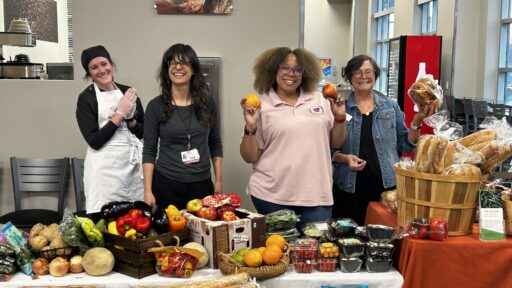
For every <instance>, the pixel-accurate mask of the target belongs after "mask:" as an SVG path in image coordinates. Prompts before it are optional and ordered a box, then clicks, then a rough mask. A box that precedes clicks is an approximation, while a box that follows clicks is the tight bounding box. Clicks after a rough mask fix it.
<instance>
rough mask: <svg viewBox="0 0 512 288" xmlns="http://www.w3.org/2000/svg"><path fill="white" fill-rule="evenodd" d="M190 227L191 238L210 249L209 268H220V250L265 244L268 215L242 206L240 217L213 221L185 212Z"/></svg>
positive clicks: (239, 212)
mask: <svg viewBox="0 0 512 288" xmlns="http://www.w3.org/2000/svg"><path fill="white" fill-rule="evenodd" d="M182 214H183V216H185V217H186V218H187V228H189V229H190V235H189V241H193V242H197V243H200V244H202V245H203V246H204V247H206V250H208V257H209V260H208V264H207V266H208V267H211V268H218V260H217V253H218V252H224V253H233V252H235V251H236V250H239V249H242V248H256V247H261V246H265V216H264V215H261V214H258V213H254V212H251V211H249V210H246V209H242V208H238V209H236V211H235V214H236V215H237V216H238V217H239V218H240V220H235V221H210V220H207V219H203V218H199V217H196V216H195V215H193V214H190V213H187V212H186V211H182Z"/></svg>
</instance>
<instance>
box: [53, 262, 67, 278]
mask: <svg viewBox="0 0 512 288" xmlns="http://www.w3.org/2000/svg"><path fill="white" fill-rule="evenodd" d="M68 271H69V262H68V260H66V258H63V257H57V258H55V259H53V260H52V262H50V275H52V276H55V277H61V276H64V275H66V274H67V273H68Z"/></svg>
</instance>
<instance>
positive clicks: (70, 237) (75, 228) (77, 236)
mask: <svg viewBox="0 0 512 288" xmlns="http://www.w3.org/2000/svg"><path fill="white" fill-rule="evenodd" d="M58 229H59V233H60V235H61V236H62V239H64V241H66V243H68V244H69V245H71V246H73V247H78V248H79V249H80V255H83V254H85V251H87V250H89V249H90V247H91V244H90V243H89V241H88V240H87V237H85V235H84V233H83V231H82V228H81V226H80V222H79V221H78V219H76V217H75V215H73V213H71V211H70V210H69V209H68V208H66V209H65V210H64V217H62V222H60V225H59V228H58Z"/></svg>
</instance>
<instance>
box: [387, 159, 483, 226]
mask: <svg viewBox="0 0 512 288" xmlns="http://www.w3.org/2000/svg"><path fill="white" fill-rule="evenodd" d="M395 174H396V190H397V192H398V193H397V194H398V225H400V226H402V227H406V226H407V224H408V223H409V222H410V221H411V220H412V219H414V218H423V217H425V218H430V217H435V216H436V217H444V218H446V219H447V220H448V235H450V236H461V235H466V234H469V233H471V231H472V225H473V220H474V219H475V212H476V208H477V206H478V204H477V203H478V190H479V188H480V181H481V180H483V179H484V178H485V177H486V176H445V175H437V174H429V173H421V172H416V171H411V170H405V169H402V168H400V166H398V165H396V166H395Z"/></svg>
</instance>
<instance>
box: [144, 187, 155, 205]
mask: <svg viewBox="0 0 512 288" xmlns="http://www.w3.org/2000/svg"><path fill="white" fill-rule="evenodd" d="M144 202H146V204H148V205H150V206H151V207H153V206H156V199H155V195H153V192H151V191H150V192H144Z"/></svg>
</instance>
